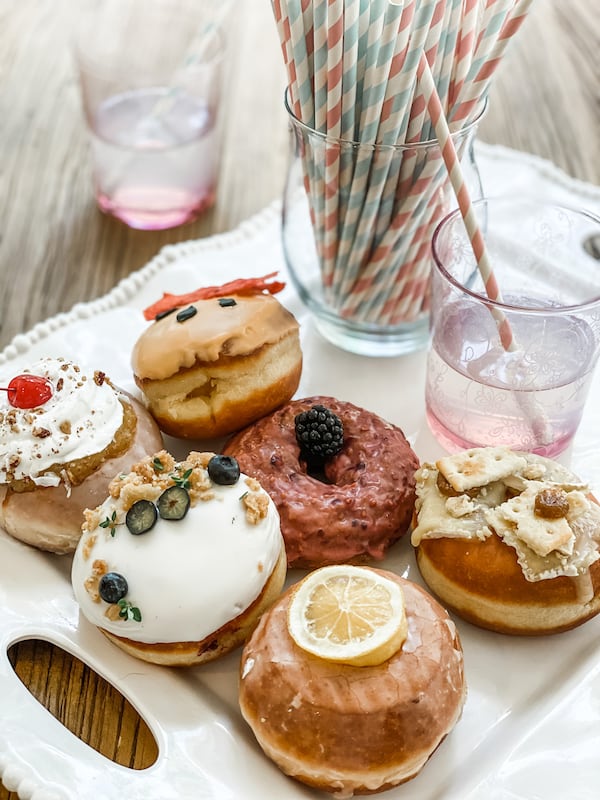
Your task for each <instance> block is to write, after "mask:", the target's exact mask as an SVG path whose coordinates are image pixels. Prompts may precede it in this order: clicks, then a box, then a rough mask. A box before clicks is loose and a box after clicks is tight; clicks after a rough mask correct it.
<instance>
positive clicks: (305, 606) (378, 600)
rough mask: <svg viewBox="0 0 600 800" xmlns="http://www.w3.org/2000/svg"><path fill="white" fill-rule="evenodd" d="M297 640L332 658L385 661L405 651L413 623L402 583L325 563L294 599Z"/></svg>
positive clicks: (292, 624)
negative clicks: (403, 649) (325, 565)
mask: <svg viewBox="0 0 600 800" xmlns="http://www.w3.org/2000/svg"><path fill="white" fill-rule="evenodd" d="M288 629H289V632H290V635H291V636H292V638H293V639H294V641H295V642H296V644H297V645H298V646H299V647H301V648H302V649H303V650H306V651H307V652H308V653H311V654H312V655H314V656H317V657H318V658H323V659H326V660H328V661H337V662H339V663H341V664H352V665H353V666H356V667H364V666H374V665H376V664H382V663H383V662H384V661H386V660H387V659H388V658H390V657H391V656H392V655H393V654H394V653H395V652H396V651H397V650H399V649H400V647H401V645H402V642H403V641H404V640H405V639H406V634H407V630H408V624H407V621H406V611H405V609H404V595H403V593H402V589H401V587H400V586H399V585H398V583H396V581H393V580H390V579H389V578H386V577H385V576H384V575H382V574H381V573H379V572H376V571H374V570H371V569H368V568H366V567H353V566H350V565H347V564H345V565H336V566H332V567H322V568H321V569H317V570H315V571H314V572H311V573H310V574H309V575H307V576H306V578H304V580H303V581H301V582H300V583H299V584H298V586H297V588H296V591H295V592H294V594H293V596H292V599H291V601H290V606H289V610H288Z"/></svg>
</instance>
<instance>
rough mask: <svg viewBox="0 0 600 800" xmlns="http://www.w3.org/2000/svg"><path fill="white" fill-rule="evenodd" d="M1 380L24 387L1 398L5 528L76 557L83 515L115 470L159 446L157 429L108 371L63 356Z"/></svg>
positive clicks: (0, 485)
mask: <svg viewBox="0 0 600 800" xmlns="http://www.w3.org/2000/svg"><path fill="white" fill-rule="evenodd" d="M0 381H1V382H2V386H4V387H6V386H7V384H8V385H10V384H11V383H13V385H16V386H18V387H24V388H23V392H24V394H23V397H21V398H20V399H19V397H17V395H16V394H15V393H12V394H11V393H10V392H8V391H7V392H0V441H1V445H0V526H2V528H4V530H5V531H6V532H7V533H8V534H10V535H11V536H13V537H14V538H16V539H19V540H21V541H22V542H25V543H27V544H30V545H32V546H34V547H37V548H39V549H42V550H47V551H50V552H54V553H71V552H73V551H74V549H75V547H76V545H77V541H78V540H79V537H80V536H81V525H82V523H83V512H84V509H86V508H88V507H95V506H97V505H98V504H99V503H100V502H101V501H102V499H103V498H104V497H105V495H106V489H107V486H108V484H109V482H110V481H111V480H112V478H113V477H114V476H115V475H116V474H117V473H118V472H121V471H123V470H125V471H128V470H129V467H130V465H131V464H133V463H134V462H135V461H139V459H140V458H142V457H143V456H144V455H147V454H148V453H153V452H154V451H156V450H157V449H161V448H162V446H163V443H162V437H161V435H160V431H159V430H158V427H157V426H156V423H155V422H154V420H153V419H152V417H151V416H150V415H149V414H148V412H147V411H146V410H145V408H144V407H143V406H142V405H141V404H140V403H139V402H138V401H137V400H135V399H134V398H133V397H131V396H130V395H128V394H126V393H125V392H123V391H121V390H120V389H117V388H116V387H115V386H113V384H112V383H111V382H110V380H109V379H108V378H107V377H106V375H105V374H104V373H103V372H100V371H98V370H96V371H95V372H94V371H84V370H83V369H81V368H80V367H79V366H78V365H77V364H74V363H72V362H71V361H67V360H65V359H62V358H44V359H41V360H40V361H38V362H36V363H34V364H32V365H31V366H30V367H29V368H28V369H26V370H25V371H24V373H23V374H22V375H19V376H14V375H13V376H11V377H6V378H0ZM27 387H29V388H27ZM40 387H41V388H40ZM40 391H41V394H40ZM28 392H29V393H31V396H29V397H28V396H27V395H28ZM11 400H12V401H13V403H16V404H17V405H16V406H15V405H13V404H12V403H11ZM22 401H23V402H22ZM28 401H29V402H28Z"/></svg>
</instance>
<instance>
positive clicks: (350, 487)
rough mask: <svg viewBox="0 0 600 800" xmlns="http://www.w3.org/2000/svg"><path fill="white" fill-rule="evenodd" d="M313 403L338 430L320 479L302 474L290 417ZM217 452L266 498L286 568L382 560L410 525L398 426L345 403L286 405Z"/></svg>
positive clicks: (408, 457) (406, 462)
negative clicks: (276, 518)
mask: <svg viewBox="0 0 600 800" xmlns="http://www.w3.org/2000/svg"><path fill="white" fill-rule="evenodd" d="M315 405H322V406H324V407H326V408H327V409H329V410H330V411H331V412H333V413H334V414H335V415H337V416H338V417H339V418H340V419H341V421H342V423H343V429H344V439H343V446H342V449H341V450H340V452H339V453H337V455H334V456H332V457H331V458H329V459H327V460H326V461H325V463H324V465H323V473H324V478H323V479H321V478H320V477H315V476H313V475H312V474H310V473H309V467H308V465H307V462H306V461H305V460H304V459H303V457H302V453H301V449H300V446H299V444H298V442H297V440H296V435H295V423H294V420H295V417H296V415H298V414H299V413H301V412H303V411H306V410H308V409H310V408H311V407H312V406H315ZM224 452H225V453H227V454H229V455H232V456H234V457H235V458H236V459H237V460H238V461H239V463H240V466H241V468H242V469H243V470H244V472H246V473H247V474H248V475H252V476H254V477H255V478H256V479H257V480H258V481H259V482H260V483H261V485H262V486H263V487H264V488H265V489H266V491H267V492H268V493H269V494H270V496H271V497H272V498H273V500H274V502H275V505H276V506H277V509H278V511H279V515H280V518H281V530H282V533H283V538H284V539H285V545H286V550H287V556H288V565H289V566H290V567H318V566H323V565H325V564H335V563H341V562H348V561H352V562H355V563H359V562H360V561H364V560H367V559H371V558H372V559H382V558H383V557H384V555H385V553H386V551H387V549H388V548H389V547H390V545H392V544H393V543H394V542H396V541H397V540H398V539H399V538H400V537H401V536H402V535H403V534H404V533H405V532H406V531H407V529H408V527H409V525H410V522H411V518H412V514H413V509H414V502H415V497H416V495H415V478H414V473H415V470H416V468H417V467H418V463H419V462H418V459H417V457H416V455H415V454H414V452H413V450H412V449H411V447H410V445H409V443H408V442H407V440H406V438H405V436H404V434H403V433H402V431H401V430H400V429H399V428H397V427H396V426H395V425H392V424H391V423H390V422H386V421H385V420H383V419H382V418H381V417H378V416H377V415H376V414H373V413H371V412H369V411H365V410H364V409H362V408H359V407H358V406H355V405H353V404H352V403H346V402H342V401H340V400H336V399H334V398H332V397H321V396H315V397H308V398H305V399H301V400H292V401H291V402H290V403H288V404H287V405H285V406H284V407H283V408H280V409H278V410H277V411H275V412H274V413H273V414H270V415H269V416H267V417H264V418H263V419H260V420H259V421H258V422H256V423H254V424H253V425H251V426H249V427H248V428H247V429H246V430H244V431H241V432H240V433H238V434H237V435H235V436H234V437H233V438H232V439H231V440H230V441H229V442H228V443H227V444H226V446H225V448H224Z"/></svg>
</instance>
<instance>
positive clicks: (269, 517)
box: [72, 451, 286, 666]
mask: <svg viewBox="0 0 600 800" xmlns="http://www.w3.org/2000/svg"><path fill="white" fill-rule="evenodd" d="M223 462H224V464H225V471H223V469H224V468H223ZM214 465H216V466H219V465H220V472H216V473H215V472H214V468H213V467H214ZM285 575H286V559H285V548H284V544H283V539H282V537H281V532H280V529H279V519H278V516H277V510H276V508H275V506H274V505H273V502H272V501H271V500H270V499H269V497H268V495H267V494H266V492H264V491H263V490H262V489H261V487H260V485H259V484H258V483H257V481H255V480H254V479H252V478H248V477H247V476H245V475H243V474H240V472H239V468H238V467H237V465H236V464H235V462H233V459H223V458H222V457H221V456H217V457H215V456H214V454H213V453H194V452H192V453H190V454H189V456H188V458H187V459H185V460H184V461H182V462H175V460H174V459H173V457H172V456H170V455H169V454H168V453H166V452H165V451H162V452H159V453H156V454H155V455H154V456H152V457H147V458H145V459H144V460H142V461H141V462H140V463H138V464H136V465H134V467H133V469H132V471H131V472H130V473H129V474H127V475H119V476H117V477H116V478H115V479H114V480H113V481H112V483H111V485H110V492H109V496H108V497H107V498H106V499H105V501H104V502H103V503H102V505H100V506H99V507H98V508H96V509H94V510H90V511H88V512H86V521H85V524H84V531H83V535H82V537H81V540H80V542H79V545H78V547H77V550H76V552H75V556H74V558H73V568H72V583H73V591H74V593H75V597H76V599H77V601H78V602H79V605H80V608H81V611H82V613H83V615H84V616H85V617H86V618H87V620H88V621H89V622H91V623H92V624H93V625H96V626H97V627H98V628H99V629H100V630H101V632H102V633H103V634H104V635H105V636H106V637H107V638H109V639H110V640H111V641H112V642H114V643H115V644H116V645H117V646H119V647H120V648H121V649H123V650H125V652H127V653H129V654H130V655H133V656H136V657H137V658H140V659H142V660H144V661H148V662H151V663H155V664H162V665H167V666H189V665H194V664H202V663H204V662H206V661H212V660H214V659H215V658H218V657H220V656H222V655H224V654H225V653H228V652H229V651H231V650H232V649H233V648H235V647H238V646H239V645H240V644H242V643H243V642H244V641H245V639H246V638H247V637H248V635H249V634H250V632H251V631H252V630H253V629H254V627H255V625H256V623H257V621H258V619H259V617H260V615H261V614H262V612H263V611H264V610H265V609H266V608H267V607H268V606H269V605H270V604H271V603H272V602H273V601H274V600H275V599H276V598H277V597H278V596H279V593H280V592H281V589H282V586H283V583H284V580H285ZM115 576H116V577H115Z"/></svg>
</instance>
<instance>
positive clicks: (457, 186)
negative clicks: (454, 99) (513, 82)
mask: <svg viewBox="0 0 600 800" xmlns="http://www.w3.org/2000/svg"><path fill="white" fill-rule="evenodd" d="M417 74H418V77H419V83H420V86H421V89H422V91H423V94H424V95H425V100H426V103H427V109H428V111H429V115H430V117H431V122H432V125H433V127H434V129H435V132H436V135H437V139H438V142H439V144H440V148H441V151H442V158H443V159H444V163H445V164H446V168H447V170H448V176H449V178H450V183H451V184H452V187H453V189H454V192H455V194H456V200H457V202H458V207H459V209H460V213H461V215H462V218H463V220H464V223H465V228H466V229H467V234H468V236H469V241H470V242H471V247H472V248H473V254H474V256H475V260H476V262H477V269H478V270H479V272H480V274H481V277H482V280H483V283H484V286H485V291H486V294H487V296H488V297H489V298H490V300H494V301H495V302H499V303H501V302H503V301H502V295H501V294H500V288H499V286H498V283H497V281H496V276H495V275H494V270H493V269H492V265H491V263H490V259H489V256H488V253H487V250H486V247H485V242H484V239H483V234H482V232H481V229H480V227H479V225H478V224H477V218H476V216H475V210H474V209H473V203H472V202H471V198H470V196H469V190H468V189H467V184H466V182H465V180H464V178H463V174H462V170H461V168H460V161H459V158H458V156H457V154H456V150H455V148H454V143H453V141H452V135H451V133H450V129H449V127H448V123H447V121H446V117H445V116H444V110H443V108H442V103H441V101H440V98H439V96H438V93H437V89H436V86H435V82H434V80H433V75H432V74H431V69H430V66H429V62H428V61H427V58H426V57H425V54H424V53H423V55H422V56H421V59H420V61H419V68H418V70H417ZM494 316H495V318H496V324H497V326H498V332H499V334H500V340H501V342H502V346H503V347H504V349H505V350H513V349H514V339H513V334H512V330H511V327H510V325H509V322H508V320H507V319H506V316H505V315H504V314H503V313H502V312H501V311H499V309H494Z"/></svg>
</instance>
